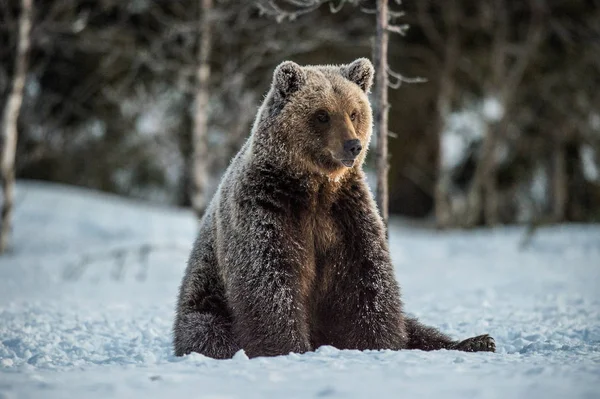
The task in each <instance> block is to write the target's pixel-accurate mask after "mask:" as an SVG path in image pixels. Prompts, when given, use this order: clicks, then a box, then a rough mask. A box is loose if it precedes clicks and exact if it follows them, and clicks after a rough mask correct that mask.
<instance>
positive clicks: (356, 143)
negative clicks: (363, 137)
mask: <svg viewBox="0 0 600 399" xmlns="http://www.w3.org/2000/svg"><path fill="white" fill-rule="evenodd" d="M361 150H362V145H360V140H356V139H354V140H346V141H345V142H344V151H345V152H347V153H349V154H351V155H352V156H353V157H356V156H357V155H358V154H360V151H361Z"/></svg>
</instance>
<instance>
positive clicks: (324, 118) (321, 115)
mask: <svg viewBox="0 0 600 399" xmlns="http://www.w3.org/2000/svg"><path fill="white" fill-rule="evenodd" d="M317 120H318V121H319V122H321V123H327V122H329V114H328V113H327V111H323V110H321V111H318V112H317Z"/></svg>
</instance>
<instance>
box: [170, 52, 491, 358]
mask: <svg viewBox="0 0 600 399" xmlns="http://www.w3.org/2000/svg"><path fill="white" fill-rule="evenodd" d="M372 82H373V67H372V65H371V63H370V61H368V60H367V59H358V60H356V61H354V62H353V63H351V64H348V65H343V66H306V67H301V66H299V65H297V64H295V63H293V62H289V61H288V62H284V63H282V64H281V65H279V66H278V67H277V69H276V70H275V73H274V76H273V84H272V86H271V89H270V91H269V93H268V94H267V96H266V98H265V100H264V102H263V105H262V106H261V108H260V109H259V111H258V115H257V118H256V121H255V123H254V127H253V130H252V134H251V136H250V139H249V140H248V141H247V142H246V143H245V145H244V146H243V148H242V149H241V150H240V152H239V153H238V154H237V156H236V157H235V158H234V159H233V161H232V163H231V165H230V166H229V168H228V170H227V172H226V173H225V176H224V177H223V180H222V182H221V185H220V186H219V189H218V191H217V193H216V195H215V196H214V198H213V199H212V201H211V203H210V205H209V207H208V209H207V211H206V214H205V215H204V217H203V218H202V220H201V224H200V232H199V235H198V238H197V241H196V243H195V245H194V249H193V251H192V254H191V256H190V260H189V263H188V267H187V270H186V273H185V276H184V278H183V282H182V285H181V289H180V294H179V300H178V305H177V315H176V318H175V325H174V346H175V354H176V355H184V354H187V353H190V352H199V353H202V354H204V355H206V356H210V357H214V358H229V357H231V356H233V354H234V353H235V352H236V351H238V350H239V349H244V350H245V351H246V353H247V354H248V356H250V357H254V356H273V355H283V354H288V353H290V352H297V353H302V352H306V351H310V350H313V349H315V348H317V347H319V346H321V345H332V346H335V347H337V348H340V349H422V350H434V349H443V348H445V349H459V350H465V351H476V350H487V351H490V350H491V351H493V350H494V348H495V347H494V342H493V339H492V338H490V337H488V336H479V337H475V338H471V339H468V340H465V341H462V342H457V341H453V340H452V339H450V338H449V337H447V336H446V335H444V334H442V333H440V332H439V331H437V330H435V329H434V328H431V327H426V326H423V325H421V324H420V323H419V322H418V321H417V320H416V319H413V318H408V317H406V316H405V315H404V314H403V311H402V303H401V301H400V291H399V287H398V284H397V282H396V280H395V277H394V272H393V267H392V263H391V260H390V255H389V250H388V246H387V241H386V238H385V233H384V226H383V224H382V221H381V218H380V217H379V214H378V212H377V208H376V205H375V203H374V201H373V198H372V195H371V193H370V191H369V189H368V187H367V185H366V182H365V176H364V174H363V171H362V163H363V161H364V158H365V155H366V148H367V147H368V144H369V140H370V137H371V130H372V128H371V126H372V115H371V107H370V105H369V101H368V98H367V93H368V91H369V89H370V87H371V85H372Z"/></svg>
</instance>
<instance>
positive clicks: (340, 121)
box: [253, 58, 374, 179]
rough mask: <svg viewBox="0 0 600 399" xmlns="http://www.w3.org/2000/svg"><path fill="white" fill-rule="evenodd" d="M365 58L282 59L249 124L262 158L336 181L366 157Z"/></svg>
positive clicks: (368, 75)
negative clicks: (330, 61) (334, 62)
mask: <svg viewBox="0 0 600 399" xmlns="http://www.w3.org/2000/svg"><path fill="white" fill-rule="evenodd" d="M373 75H374V69H373V65H372V64H371V62H370V61H369V60H368V59H366V58H360V59H357V60H356V61H354V62H352V63H350V64H347V65H341V66H331V65H326V66H300V65H298V64H296V63H294V62H291V61H285V62H283V63H281V64H280V65H279V66H278V67H277V68H276V69H275V72H274V74H273V82H272V85H271V89H270V91H269V93H268V94H267V96H266V98H265V100H264V102H263V105H262V106H261V109H260V110H259V115H258V117H257V119H256V122H255V126H254V129H253V130H254V133H253V134H254V135H255V136H258V137H255V140H254V143H253V145H254V144H258V146H259V147H261V148H259V149H257V150H258V151H261V152H262V155H263V156H267V157H275V158H277V159H281V160H285V162H286V166H289V167H293V168H299V169H303V170H304V171H309V172H313V173H314V172H316V173H319V174H322V175H327V176H329V177H330V178H333V179H337V178H339V177H341V176H342V175H344V174H345V173H346V172H347V171H348V170H350V169H351V168H359V167H360V166H361V164H362V162H363V161H364V159H365V156H366V151H367V147H368V146H369V141H370V138H371V132H372V112H371V106H370V104H369V100H368V97H367V93H368V92H369V90H370V88H371V85H372V84H373ZM261 144H263V145H264V146H263V145H261Z"/></svg>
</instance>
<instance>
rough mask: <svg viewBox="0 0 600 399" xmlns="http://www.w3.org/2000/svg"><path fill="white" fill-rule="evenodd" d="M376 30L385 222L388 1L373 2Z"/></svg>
mask: <svg viewBox="0 0 600 399" xmlns="http://www.w3.org/2000/svg"><path fill="white" fill-rule="evenodd" d="M376 20H377V30H376V37H375V45H374V46H373V50H374V51H373V53H374V54H373V61H374V63H375V90H374V100H375V101H374V102H375V115H374V116H375V118H374V127H375V132H377V149H376V157H377V192H376V200H377V207H378V208H379V212H381V218H382V219H383V223H384V224H385V226H386V230H387V224H388V169H389V162H388V108H389V104H388V63H387V49H388V35H389V33H388V0H378V1H377V13H376Z"/></svg>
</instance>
